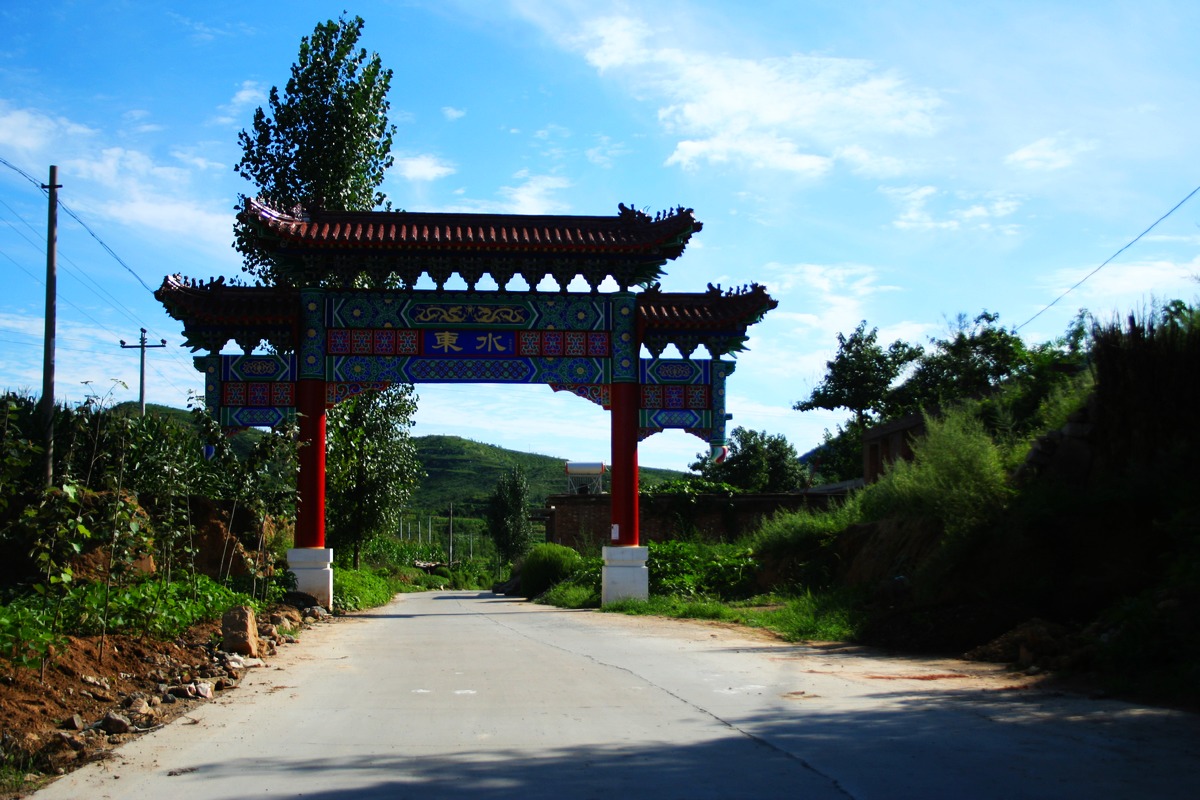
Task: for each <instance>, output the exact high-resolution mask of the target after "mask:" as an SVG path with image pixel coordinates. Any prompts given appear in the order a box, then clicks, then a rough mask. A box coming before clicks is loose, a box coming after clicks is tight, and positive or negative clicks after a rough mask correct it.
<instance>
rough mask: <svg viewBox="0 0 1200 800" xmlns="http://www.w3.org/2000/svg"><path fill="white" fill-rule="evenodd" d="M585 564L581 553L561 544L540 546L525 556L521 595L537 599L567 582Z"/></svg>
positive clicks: (522, 569) (522, 568)
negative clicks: (548, 590)
mask: <svg viewBox="0 0 1200 800" xmlns="http://www.w3.org/2000/svg"><path fill="white" fill-rule="evenodd" d="M582 564H583V558H582V557H581V556H580V555H579V553H577V552H575V551H574V550H572V549H571V548H569V547H563V546H562V545H560V544H550V543H546V544H539V545H538V546H537V547H535V548H533V549H532V550H530V551H529V554H528V555H527V556H525V563H524V565H523V566H522V567H521V594H523V595H525V596H526V597H537V596H538V595H540V594H542V593H543V592H545V591H546V590H547V589H549V588H550V587H551V586H553V585H554V584H556V583H558V582H559V581H563V580H566V579H567V578H569V577H570V576H571V573H573V572H574V571H575V570H577V569H579V567H580V566H582Z"/></svg>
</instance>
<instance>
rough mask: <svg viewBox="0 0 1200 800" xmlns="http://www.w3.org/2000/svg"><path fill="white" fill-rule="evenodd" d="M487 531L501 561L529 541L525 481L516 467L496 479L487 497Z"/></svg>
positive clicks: (530, 528)
mask: <svg viewBox="0 0 1200 800" xmlns="http://www.w3.org/2000/svg"><path fill="white" fill-rule="evenodd" d="M487 531H488V536H490V537H492V541H494V542H495V543H496V550H497V552H498V553H499V555H500V559H501V560H502V561H505V562H512V561H516V560H517V559H519V558H520V557H521V556H523V555H525V554H526V553H527V552H529V548H530V547H531V546H532V545H533V526H532V525H530V524H529V483H528V481H526V479H525V471H524V470H522V469H521V468H520V467H513V468H512V469H511V470H509V471H508V472H506V473H504V474H503V475H501V476H500V480H498V481H496V488H495V489H494V490H492V494H491V496H490V497H489V498H488V504H487Z"/></svg>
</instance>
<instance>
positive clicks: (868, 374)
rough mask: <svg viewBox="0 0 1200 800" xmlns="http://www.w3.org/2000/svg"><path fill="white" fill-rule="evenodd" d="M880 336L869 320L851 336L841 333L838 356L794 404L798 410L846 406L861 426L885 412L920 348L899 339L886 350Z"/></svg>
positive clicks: (864, 321)
mask: <svg viewBox="0 0 1200 800" xmlns="http://www.w3.org/2000/svg"><path fill="white" fill-rule="evenodd" d="M878 339H879V329H878V328H872V329H871V331H870V332H869V333H868V332H867V322H866V320H863V321H862V322H860V323H859V324H858V327H857V328H855V329H854V333H852V334H850V336H849V337H848V338H847V337H846V336H844V335H843V334H840V333H839V334H838V351H837V355H835V356H834V357H833V360H832V361H827V362H825V366H826V368H827V369H828V372H826V374H825V378H824V379H823V380H822V381H821V383H820V385H818V386H817V387H816V388H815V389H813V391H812V394H811V395H810V396H809V398H808V399H807V400H801V401H798V402H797V403H796V404H795V405H794V406H792V407H793V408H794V409H795V410H797V411H813V410H815V409H818V408H824V409H829V410H831V411H832V410H834V409H837V408H847V409H849V410H850V411H851V412H853V414H854V419H855V422H856V423H857V425H858V427H859V428H862V427H864V426H865V425H866V423H867V421H868V419H869V416H868V415H869V414H871V413H875V414H883V413H884V410H885V408H886V405H887V398H888V392H889V391H890V389H891V386H892V383H893V382H894V381H895V380H896V378H897V377H898V376H899V375H900V372H901V371H902V370H903V369H904V367H905V366H906V365H907V364H909V363H911V362H912V361H913V360H915V359H916V358H918V357H919V356H920V355H921V348H919V347H914V346H912V345H910V344H908V343H907V342H902V341H900V340H899V339H897V340H896V341H894V342H892V343H891V344H890V345H888V346H887V349H884V348H883V347H882V346H880V344H879V343H878Z"/></svg>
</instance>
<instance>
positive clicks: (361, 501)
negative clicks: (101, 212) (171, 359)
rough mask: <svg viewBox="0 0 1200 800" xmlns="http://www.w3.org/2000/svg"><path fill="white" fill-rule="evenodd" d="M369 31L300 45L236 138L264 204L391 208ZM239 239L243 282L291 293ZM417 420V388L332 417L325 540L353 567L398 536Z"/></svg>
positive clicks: (364, 398)
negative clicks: (377, 543) (384, 539)
mask: <svg viewBox="0 0 1200 800" xmlns="http://www.w3.org/2000/svg"><path fill="white" fill-rule="evenodd" d="M363 26H364V22H363V20H362V18H361V17H354V18H353V19H346V18H345V17H340V18H338V20H337V21H334V20H329V21H327V22H323V23H320V24H318V25H317V26H316V28H315V29H314V30H313V33H312V35H311V36H305V37H304V38H302V39H301V40H300V52H299V54H298V55H297V57H296V63H295V64H293V65H292V73H291V78H290V79H289V80H288V82H287V86H286V88H285V90H284V92H283V93H282V94H281V93H280V92H279V89H278V88H277V87H271V92H270V95H269V98H268V106H269V113H268V111H265V110H264V109H263V108H261V107H260V108H258V110H256V111H255V113H254V122H253V125H252V126H251V129H250V130H249V131H245V130H243V131H242V132H241V133H240V134H239V135H238V141H239V142H240V143H241V145H242V160H241V161H239V162H238V164H237V166H236V167H235V169H236V170H237V173H238V174H239V175H241V176H242V177H243V178H246V179H247V180H249V181H251V182H252V183H253V184H254V187H255V194H256V195H257V196H258V197H259V198H261V199H262V200H263V201H265V202H266V203H267V204H269V205H271V206H273V207H275V208H279V209H283V210H291V209H293V208H294V207H297V206H298V207H300V208H302V209H304V210H307V211H370V210H372V209H374V208H377V207H380V206H387V198H386V197H385V196H384V194H383V193H382V192H381V191H379V186H380V185H381V184H382V183H383V178H384V174H385V172H386V171H387V169H388V168H389V167H391V165H392V156H391V149H392V137H393V136H394V135H395V131H396V127H395V126H394V125H392V124H391V123H389V122H388V117H387V112H388V109H389V107H390V105H389V103H388V99H387V93H388V88H389V86H390V83H391V79H392V71H391V70H390V69H385V68H384V67H383V64H382V62H381V60H380V58H379V55H378V54H377V53H370V54H368V53H367V51H366V49H364V48H361V47H359V45H358V40H359V37H360V36H361V34H362V31H363ZM245 199H246V198H245V196H241V197H239V203H244V202H245ZM234 234H235V243H234V247H235V248H236V249H237V250H238V251H239V252H240V253H242V255H243V257H244V259H245V263H244V265H243V269H244V270H245V271H246V272H248V273H250V274H251V275H253V276H255V277H256V278H257V279H258V280H259V282H261V283H264V284H268V285H290V282H291V279H290V278H289V277H288V274H287V272H286V271H285V270H281V269H278V268H277V265H276V263H275V262H274V260H273V259H272V257H271V255H270V254H268V253H266V252H264V251H262V250H259V249H258V247H257V245H256V244H255V239H254V237H253V236H252V235H251V233H250V231H249V229H248V228H247V227H246V226H245V225H244V223H241V222H240V221H239V222H238V223H236V224H235V226H234ZM415 409H416V394H415V393H414V392H413V388H412V386H411V385H401V386H393V387H392V388H391V389H388V390H387V391H383V392H364V393H362V394H360V395H358V396H356V397H353V398H351V399H349V400H346V401H343V402H342V403H341V404H340V405H339V406H338V407H336V408H335V409H333V410H332V411H331V412H330V413H329V427H328V432H329V455H328V458H327V461H326V508H325V516H326V520H327V523H326V529H327V535H328V537H329V540H330V544H331V545H333V546H334V547H335V548H337V549H340V548H343V547H349V548H350V549H351V550H352V552H353V555H354V564H355V566H356V567H357V566H358V563H359V552H360V550H361V547H362V545H363V544H365V543H366V542H367V541H369V540H370V539H371V538H373V537H374V536H377V535H379V534H380V533H382V532H384V531H391V530H394V529H395V527H396V522H397V521H398V519H399V515H400V510H401V509H402V508H403V507H404V504H405V503H406V502H407V500H408V496H409V494H411V492H412V490H413V488H414V487H415V486H416V483H417V481H418V480H419V479H420V466H419V464H418V462H417V458H416V449H415V447H414V445H413V444H412V441H411V438H410V436H409V428H410V427H411V424H412V423H411V420H412V414H413V412H414V411H415Z"/></svg>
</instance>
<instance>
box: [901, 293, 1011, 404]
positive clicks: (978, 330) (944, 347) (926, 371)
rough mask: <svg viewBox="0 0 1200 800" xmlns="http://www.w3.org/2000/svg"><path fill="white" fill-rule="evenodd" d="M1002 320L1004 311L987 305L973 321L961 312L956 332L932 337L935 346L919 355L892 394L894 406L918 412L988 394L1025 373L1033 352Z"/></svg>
mask: <svg viewBox="0 0 1200 800" xmlns="http://www.w3.org/2000/svg"><path fill="white" fill-rule="evenodd" d="M999 320H1000V315H999V314H994V313H991V312H988V311H987V310H984V311H983V312H982V313H980V314H979V316H977V317H975V319H974V321H973V322H968V321H967V317H966V315H965V314H959V315H958V317H957V318H956V320H955V324H954V327H953V329H952V330H951V334H952V335H951V336H950V337H949V338H947V339H931V340H930V344H931V345H932V347H931V348H930V349H929V350H928V351H926V352H925V353H924V354H923V355H922V356H921V357H920V358H919V359H918V360H917V365H916V368H915V369H914V370H913V373H912V375H910V376H909V378H908V380H906V381H905V382H904V383H903V384H902V385H901V386H899V387H898V388H897V389H896V390H895V391H894V392H893V393H892V395H891V403H892V406H893V409H894V411H895V412H896V413H901V414H903V413H913V412H916V411H919V410H921V409H932V408H935V407H937V406H940V405H943V404H946V403H950V402H954V401H958V400H966V399H970V398H979V397H983V396H985V395H987V394H988V393H989V392H991V391H992V390H993V389H995V388H996V387H998V386H1000V384H1001V383H1003V382H1005V381H1007V380H1009V379H1011V378H1014V377H1021V376H1023V375H1024V374H1025V373H1026V372H1027V371H1028V369H1029V367H1030V364H1031V355H1030V351H1029V349H1028V348H1027V347H1026V346H1025V342H1023V341H1022V340H1021V337H1020V336H1018V335H1017V333H1016V331H1008V330H1005V329H1004V328H1003V327H1001V326H1000V325H999V324H997V323H998V322H999Z"/></svg>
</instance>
